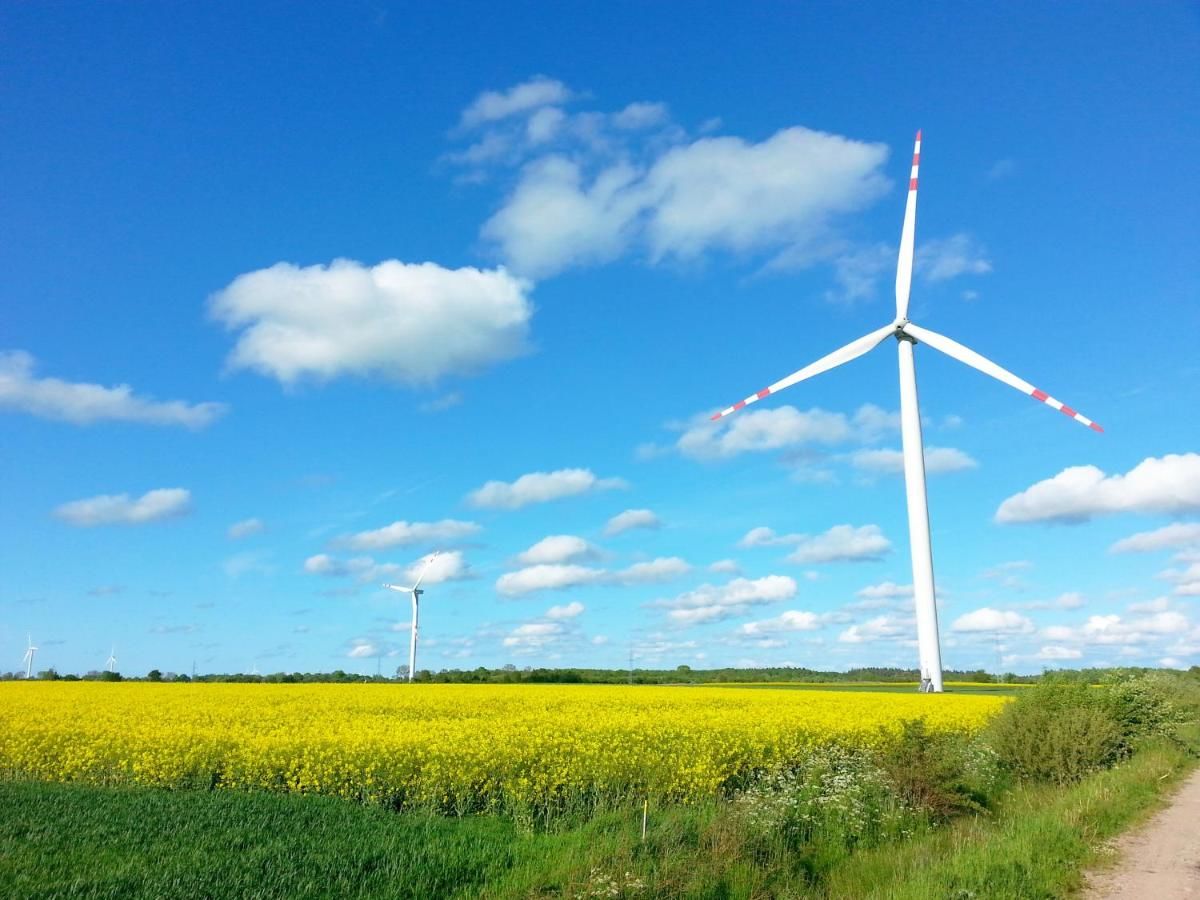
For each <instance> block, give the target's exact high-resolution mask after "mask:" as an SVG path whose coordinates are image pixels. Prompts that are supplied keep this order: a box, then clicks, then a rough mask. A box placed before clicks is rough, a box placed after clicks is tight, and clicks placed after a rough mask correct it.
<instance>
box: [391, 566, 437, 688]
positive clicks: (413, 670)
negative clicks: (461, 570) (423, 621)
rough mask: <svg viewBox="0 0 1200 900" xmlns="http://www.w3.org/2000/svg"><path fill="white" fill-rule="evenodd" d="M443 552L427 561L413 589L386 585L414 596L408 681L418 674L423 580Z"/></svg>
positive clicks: (409, 640) (409, 641) (409, 644)
mask: <svg viewBox="0 0 1200 900" xmlns="http://www.w3.org/2000/svg"><path fill="white" fill-rule="evenodd" d="M440 552H441V551H438V552H436V553H434V554H433V555H432V556H430V557H429V559H427V560H425V566H424V568H422V569H421V573H420V574H419V575H418V576H417V580H416V581H415V582H413V586H412V587H404V586H403V585H399V584H385V585H384V587H385V588H389V589H390V590H393V591H399V592H400V593H402V594H410V595H412V609H413V617H412V634H411V635H410V636H409V639H408V680H409V681H412V680H413V676H414V675H416V674H417V621H418V618H419V616H418V611H419V607H420V604H421V595H422V594H423V593H425V592H424V591H423V590H421V580H422V579H423V578H424V577H425V573H426V572H428V571H429V567H430V566H431V565H433V561H434V560H435V559H437V558H438V555H439V554H440Z"/></svg>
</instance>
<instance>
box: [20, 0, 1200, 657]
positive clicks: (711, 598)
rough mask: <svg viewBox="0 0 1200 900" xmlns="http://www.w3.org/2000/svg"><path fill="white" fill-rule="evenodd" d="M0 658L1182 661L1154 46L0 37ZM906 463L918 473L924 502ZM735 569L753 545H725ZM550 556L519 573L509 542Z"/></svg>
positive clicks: (545, 19)
mask: <svg viewBox="0 0 1200 900" xmlns="http://www.w3.org/2000/svg"><path fill="white" fill-rule="evenodd" d="M0 41H2V42H3V52H2V53H0V79H2V80H3V83H4V84H5V90H4V91H3V92H0V121H2V123H3V129H4V134H5V140H4V141H3V142H2V144H0V174H2V180H3V183H4V185H5V192H4V193H5V200H4V203H3V206H2V208H0V228H2V229H3V232H2V234H0V296H2V297H3V302H4V309H5V312H6V314H5V316H4V320H3V322H4V329H3V341H2V342H0V353H2V354H3V355H0V426H2V428H3V434H4V440H3V444H2V445H0V460H2V466H0V472H2V474H0V478H2V479H3V480H2V482H0V496H2V497H3V503H0V529H2V533H3V540H2V541H0V548H2V549H0V572H2V573H3V576H2V577H0V647H4V648H8V649H7V650H5V651H4V652H5V653H7V654H8V657H9V658H10V660H11V662H10V663H7V664H6V663H3V662H0V670H2V669H6V668H12V669H16V668H18V666H19V662H20V658H21V654H22V653H23V652H24V645H25V640H26V634H27V633H29V634H32V636H33V638H34V642H35V643H36V644H37V645H38V646H39V647H40V651H39V655H38V666H39V668H40V667H42V666H43V665H54V666H56V667H58V668H59V669H60V670H62V671H86V670H88V669H92V668H99V667H101V666H102V665H103V663H104V660H105V658H106V657H107V656H108V652H109V649H110V647H111V645H112V644H114V643H115V644H116V646H117V655H118V658H119V661H120V668H122V669H123V670H125V671H127V672H144V671H146V670H147V669H149V668H151V667H158V668H161V669H163V670H175V671H188V670H190V668H191V666H192V665H193V662H194V663H195V665H196V667H197V668H198V669H199V670H201V671H231V670H249V669H250V668H251V667H257V668H258V669H259V670H260V671H273V670H279V669H287V670H321V669H323V670H328V669H332V668H336V667H342V668H346V669H349V670H356V671H364V672H373V671H375V669H376V666H377V665H378V666H382V667H386V668H387V669H388V670H392V669H394V668H395V667H396V666H397V665H399V664H401V663H403V662H406V657H407V627H408V624H407V623H408V611H407V608H406V602H405V598H403V597H401V596H399V595H397V594H393V593H391V592H388V591H385V590H383V589H381V588H379V587H378V585H379V583H380V582H381V581H386V580H397V579H398V580H403V579H404V578H405V577H406V574H405V571H406V570H407V569H408V568H409V567H410V566H411V565H412V564H413V563H414V562H416V561H418V560H419V559H421V558H422V556H423V555H424V554H426V553H428V552H430V551H432V550H434V549H440V550H443V551H446V552H445V554H444V556H443V557H442V558H441V560H440V562H439V564H438V568H437V569H435V570H434V571H433V574H432V576H431V578H430V582H431V583H430V586H429V591H428V593H427V594H426V597H425V601H424V606H423V613H422V626H423V628H422V641H423V644H422V651H421V659H420V664H421V666H422V667H431V668H442V667H451V666H457V667H474V666H476V665H488V666H495V665H501V664H504V663H508V662H512V663H514V664H517V665H522V666H523V665H588V666H619V665H624V664H625V663H626V661H627V659H628V655H629V651H630V646H631V645H632V646H633V649H634V654H635V656H636V657H637V660H638V663H639V664H640V665H646V666H650V665H654V666H675V665H679V664H683V663H686V664H689V665H692V666H693V667H701V666H719V665H732V664H750V663H756V664H780V663H791V664H796V665H806V666H812V667H816V668H839V669H840V668H845V667H848V666H852V665H906V666H907V665H915V660H916V650H915V646H914V643H913V641H914V638H915V626H914V625H913V622H912V614H911V600H910V599H909V597H908V596H907V592H906V586H907V585H909V584H910V582H911V574H910V571H909V562H908V538H907V525H906V518H905V510H904V493H903V483H902V481H901V479H900V477H899V476H898V475H897V474H896V472H895V467H896V455H895V452H894V451H895V450H896V449H897V448H898V447H899V434H898V432H897V430H896V419H897V414H896V411H897V407H898V388H897V374H896V359H895V353H894V351H893V349H892V345H891V342H890V341H889V342H887V343H885V344H884V345H882V346H881V347H879V348H878V349H876V350H875V351H874V352H873V353H871V354H870V355H868V356H866V357H864V358H862V359H860V360H858V361H856V362H855V363H852V364H851V365H848V366H846V367H843V368H840V369H838V370H836V371H834V372H831V373H828V374H826V375H824V376H821V377H820V378H819V379H817V380H814V381H811V382H806V383H804V384H802V385H799V386H796V387H794V388H792V389H790V390H789V391H788V392H786V393H784V394H781V395H780V396H778V397H772V398H768V399H767V400H764V401H763V402H762V403H760V404H758V405H756V406H754V407H752V408H750V409H748V410H744V411H742V412H741V413H739V414H738V415H736V416H733V417H731V418H730V419H728V420H725V421H724V422H722V423H720V424H719V425H711V424H708V423H707V416H708V415H709V414H711V413H712V412H713V411H715V410H717V409H720V408H722V407H724V406H726V405H728V404H730V403H732V402H733V401H735V400H737V399H739V398H741V397H744V396H746V395H747V394H749V393H751V392H752V391H754V390H757V389H758V388H761V387H763V386H765V385H766V384H769V383H771V382H773V381H775V380H777V379H779V378H781V377H783V376H784V375H786V374H788V373H789V372H791V371H793V370H795V369H798V368H800V367H801V366H803V365H805V364H807V363H808V362H811V361H812V360H814V359H816V358H817V357H819V356H821V355H823V354H825V353H826V352H828V351H830V350H832V349H834V348H835V347H838V346H840V345H842V344H844V343H847V342H848V341H850V340H852V339H854V338H856V337H858V336H860V335H861V334H864V333H865V332H867V331H869V330H872V329H875V328H878V327H880V326H882V325H885V324H887V323H888V322H889V321H890V320H891V319H892V318H893V316H894V301H893V297H892V282H893V279H894V272H895V255H896V246H897V243H898V239H899V231H900V223H901V217H902V214H903V205H904V191H905V187H906V181H907V170H908V163H909V154H910V152H911V142H912V136H913V134H914V132H915V131H916V130H917V129H918V128H921V129H923V131H924V146H923V148H922V150H923V152H922V164H923V165H922V172H921V176H922V178H921V195H920V201H919V211H918V220H917V273H916V277H915V280H914V285H913V301H912V306H911V310H910V316H911V317H912V318H913V320H914V321H916V322H917V323H919V324H921V325H923V326H925V327H928V328H932V329H935V330H937V331H939V332H942V333H944V334H948V335H950V336H952V337H954V338H956V339H957V340H959V341H962V342H964V343H966V344H968V345H969V346H971V347H972V348H974V349H975V350H977V351H978V352H980V353H983V354H984V355H985V356H988V357H990V358H992V359H994V360H995V361H996V362H998V363H1000V364H1001V365H1003V366H1005V367H1007V368H1009V369H1011V370H1012V371H1014V372H1015V373H1017V374H1018V375H1020V376H1022V377H1023V378H1025V379H1027V380H1028V381H1030V382H1032V383H1033V384H1035V385H1037V386H1038V387H1039V388H1041V389H1043V390H1046V391H1048V392H1049V393H1051V394H1052V395H1054V396H1055V397H1058V398H1060V399H1061V400H1063V401H1064V402H1066V403H1068V404H1070V405H1071V406H1073V407H1075V408H1077V409H1079V410H1080V411H1081V412H1083V413H1084V414H1085V415H1087V416H1089V417H1091V418H1093V419H1095V420H1096V421H1098V422H1099V423H1101V424H1102V425H1103V426H1104V427H1105V429H1106V431H1105V433H1104V434H1103V435H1097V434H1094V433H1092V432H1090V431H1088V430H1087V429H1085V428H1081V427H1079V426H1078V425H1076V424H1074V423H1072V422H1070V421H1069V420H1067V419H1065V418H1064V417H1062V416H1061V415H1057V414H1055V413H1054V412H1053V411H1051V410H1048V409H1046V408H1045V407H1043V406H1041V405H1039V404H1037V403H1033V402H1030V400H1029V398H1027V397H1023V396H1021V395H1020V394H1019V393H1017V392H1016V391H1014V390H1012V389H1011V388H1009V387H1006V386H1003V385H1001V384H999V383H997V382H994V381H992V380H990V379H988V378H986V377H985V376H983V375H981V374H979V373H978V372H975V371H973V370H971V369H968V368H965V367H963V366H962V365H960V364H959V363H957V362H955V361H953V360H950V359H947V358H945V357H941V356H939V355H938V354H937V353H936V352H935V351H932V350H931V349H929V348H926V347H918V348H917V354H916V356H917V370H918V380H919V385H920V390H921V404H922V414H923V418H924V421H925V442H926V447H927V454H928V466H929V469H930V471H931V475H930V478H929V503H930V511H931V519H932V526H933V543H934V559H935V569H936V572H937V578H938V588H939V602H940V605H941V611H940V623H941V631H942V640H943V657H944V660H945V662H946V665H947V666H948V667H955V668H965V667H975V666H984V667H987V668H995V667H996V666H997V665H998V664H999V663H1000V661H1001V658H1002V662H1003V665H1004V666H1005V668H1010V669H1015V670H1018V671H1037V670H1039V669H1041V668H1042V667H1044V666H1056V665H1088V664H1106V663H1122V662H1129V663H1136V664H1158V663H1160V662H1163V661H1165V662H1163V664H1166V665H1190V664H1194V663H1196V662H1197V661H1198V659H1200V611H1198V610H1197V607H1196V599H1195V598H1196V597H1197V596H1200V455H1198V453H1200V425H1198V424H1197V421H1196V418H1195V416H1194V415H1193V414H1192V410H1194V408H1195V402H1196V401H1195V398H1196V396H1197V393H1196V391H1197V386H1198V383H1200V364H1197V363H1196V361H1195V350H1194V346H1193V345H1194V335H1195V333H1196V329H1197V326H1198V325H1200V312H1198V310H1200V304H1198V303H1197V300H1198V299H1200V297H1198V290H1197V285H1198V284H1200V271H1198V270H1200V265H1198V264H1197V257H1196V253H1195V246H1196V243H1197V239H1198V238H1200V227H1198V226H1200V214H1198V213H1197V210H1198V209H1200V202H1198V201H1200V176H1197V174H1196V167H1195V165H1194V164H1193V163H1194V160H1195V159H1196V158H1197V155H1198V153H1200V122H1198V121H1197V119H1196V116H1195V114H1194V113H1195V110H1196V109H1197V108H1200V70H1198V68H1197V65H1196V61H1197V59H1200V15H1198V14H1197V12H1196V8H1195V6H1194V5H1188V4H1170V3H1162V4H1154V5H1151V6H1145V5H1133V4H1090V5H1088V6H1087V7H1086V8H1085V7H1083V6H1078V5H1076V6H1065V5H1057V6H1054V7H1050V8H1047V7H1046V6H1045V5H1042V4H1023V3H1014V4H1004V5H1003V6H1002V7H1001V6H997V7H996V8H972V9H970V10H954V9H952V8H951V7H948V6H942V5H934V6H932V7H928V6H927V7H911V6H904V7H901V6H896V5H894V4H863V5H860V6H859V7H855V8H842V7H835V6H833V5H809V6H808V7H807V8H796V7H795V6H784V5H765V4H764V5H762V6H759V7H756V8H752V9H749V10H747V9H745V8H744V5H740V4H710V5H706V7H705V9H704V12H703V14H696V13H694V12H692V13H688V14H681V12H680V9H679V8H676V7H671V6H669V5H651V6H647V5H646V4H632V3H629V4H626V3H605V4H577V5H572V6H571V7H570V8H569V9H568V10H567V11H565V12H564V7H562V6H556V5H544V4H520V3H518V4H508V5H506V6H505V8H504V10H503V11H502V12H496V13H488V14H481V13H480V12H478V11H477V10H471V9H468V8H466V7H465V6H464V7H463V8H461V9H457V10H456V9H453V8H449V7H447V5H446V4H406V5H404V6H389V5H388V4H384V3H371V4H353V3H351V4H340V5H330V4H313V5H310V6H308V7H305V8H296V7H295V6H294V5H290V4H256V5H253V6H252V7H251V6H250V5H246V4H205V5H204V6H202V7H199V6H198V7H192V8H180V7H172V8H170V9H168V8H165V7H163V8H155V7H151V6H120V7H117V6H109V7H105V8H94V9H92V8H89V9H87V10H84V9H82V8H80V7H77V6H68V5H62V6H53V7H50V6H45V5H20V6H11V5H10V6H8V7H6V8H5V9H4V11H3V12H2V13H0ZM933 448H937V449H936V450H935V449H933ZM763 529H770V531H765V530H763ZM547 538H552V540H548V541H547V540H545V539H547Z"/></svg>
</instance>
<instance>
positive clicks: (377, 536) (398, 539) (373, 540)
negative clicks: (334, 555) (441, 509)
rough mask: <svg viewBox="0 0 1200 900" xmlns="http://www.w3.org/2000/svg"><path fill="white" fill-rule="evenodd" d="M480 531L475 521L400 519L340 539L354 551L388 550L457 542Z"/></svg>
mask: <svg viewBox="0 0 1200 900" xmlns="http://www.w3.org/2000/svg"><path fill="white" fill-rule="evenodd" d="M478 531H479V526H478V525H477V524H475V523H474V522H462V521H459V520H457V519H442V520H441V521H439V522H405V521H404V520H400V521H398V522H393V523H392V524H391V525H385V526H384V527H382V528H376V529H373V530H371V531H360V532H358V533H357V534H347V535H343V536H342V537H340V538H338V540H337V543H338V544H339V545H340V546H343V547H348V548H349V549H351V550H386V549H388V548H390V547H402V546H405V545H408V544H428V543H438V542H443V541H455V540H459V539H461V538H465V537H469V536H470V535H473V534H475V533H476V532H478Z"/></svg>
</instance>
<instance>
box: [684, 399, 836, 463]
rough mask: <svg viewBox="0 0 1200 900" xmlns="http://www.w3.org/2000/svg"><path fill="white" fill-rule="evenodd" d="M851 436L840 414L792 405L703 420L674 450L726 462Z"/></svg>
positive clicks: (691, 428) (703, 458)
mask: <svg viewBox="0 0 1200 900" xmlns="http://www.w3.org/2000/svg"><path fill="white" fill-rule="evenodd" d="M852 435H853V429H852V427H851V423H850V421H849V419H848V418H847V417H846V415H845V414H844V413H834V412H827V411H825V410H823V409H815V408H814V409H810V410H808V411H807V412H802V411H801V410H798V409H796V407H794V406H779V407H776V408H774V409H754V410H750V411H749V412H747V411H742V412H741V413H739V414H738V415H736V416H729V417H726V418H724V419H719V420H718V421H716V422H712V421H709V419H708V417H707V416H705V418H704V420H703V421H698V422H697V423H696V424H694V425H692V426H691V427H690V428H688V429H687V430H686V431H685V432H684V433H683V434H682V435H680V437H679V440H678V441H676V444H675V446H676V448H677V449H678V450H679V452H680V453H682V454H683V455H684V456H688V457H691V458H692V459H699V460H716V459H728V458H729V457H731V456H736V455H738V454H739V453H747V452H762V451H765V450H780V449H783V448H785V447H796V446H802V445H805V444H839V443H842V442H844V441H847V440H849V439H850V438H851V436H852Z"/></svg>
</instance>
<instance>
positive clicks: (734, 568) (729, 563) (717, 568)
mask: <svg viewBox="0 0 1200 900" xmlns="http://www.w3.org/2000/svg"><path fill="white" fill-rule="evenodd" d="M708 571H710V572H717V573H721V574H726V575H737V574H740V573H741V571H742V568H741V566H739V565H738V564H737V561H736V560H733V559H718V560H717V561H716V562H715V563H711V564H710V565H709V567H708Z"/></svg>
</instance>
